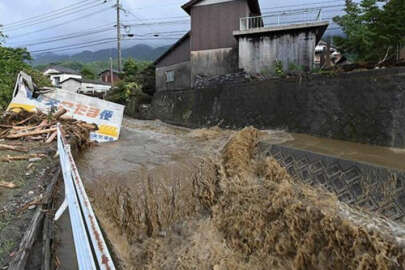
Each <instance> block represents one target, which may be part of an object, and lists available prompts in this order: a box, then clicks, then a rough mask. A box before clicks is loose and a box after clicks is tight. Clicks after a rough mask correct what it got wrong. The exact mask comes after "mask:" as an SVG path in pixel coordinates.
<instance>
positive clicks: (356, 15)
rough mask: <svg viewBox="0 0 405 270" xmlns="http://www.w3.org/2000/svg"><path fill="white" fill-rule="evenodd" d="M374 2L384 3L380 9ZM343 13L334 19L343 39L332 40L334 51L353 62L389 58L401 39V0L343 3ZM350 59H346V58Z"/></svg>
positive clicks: (404, 32) (404, 26)
mask: <svg viewBox="0 0 405 270" xmlns="http://www.w3.org/2000/svg"><path fill="white" fill-rule="evenodd" d="M378 2H384V3H385V4H384V5H383V6H382V7H380V6H379V5H378ZM345 11H346V14H345V15H343V16H338V17H335V18H334V21H335V22H336V23H337V24H338V25H340V26H341V28H342V30H343V32H344V33H345V36H344V37H335V38H334V43H335V45H336V46H337V48H338V49H339V50H340V51H341V52H343V53H345V54H346V55H348V56H352V58H353V60H355V61H370V62H382V61H385V60H388V59H392V58H393V57H394V56H395V53H396V49H397V48H398V46H399V44H400V43H401V41H403V38H404V36H405V20H404V19H403V18H404V16H405V0H389V1H388V0H387V1H381V0H379V1H377V0H362V1H361V3H360V4H359V3H355V2H354V1H352V0H346V8H345ZM349 58H350V57H349Z"/></svg>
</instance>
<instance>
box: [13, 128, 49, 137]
mask: <svg viewBox="0 0 405 270" xmlns="http://www.w3.org/2000/svg"><path fill="white" fill-rule="evenodd" d="M55 131H56V128H49V129H44V130H38V131H32V132H27V133H18V134H13V135H8V136H6V139H18V138H23V137H28V136H35V135H41V134H45V133H51V132H55Z"/></svg>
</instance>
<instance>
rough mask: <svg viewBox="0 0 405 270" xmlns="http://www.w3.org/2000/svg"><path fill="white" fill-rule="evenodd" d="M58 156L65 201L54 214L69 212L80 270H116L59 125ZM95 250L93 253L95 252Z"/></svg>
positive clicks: (59, 214)
mask: <svg viewBox="0 0 405 270" xmlns="http://www.w3.org/2000/svg"><path fill="white" fill-rule="evenodd" d="M57 131H58V153H59V158H60V164H61V167H62V173H63V180H64V183H65V200H64V202H63V203H62V205H61V206H60V208H59V209H58V211H57V212H56V214H55V220H58V219H59V218H60V216H61V215H62V214H63V212H64V211H65V210H66V208H68V209H69V215H70V221H71V225H72V232H73V240H74V245H75V251H76V257H77V262H78V266H79V269H80V270H93V269H94V270H96V269H101V270H115V266H114V263H113V261H112V259H111V256H110V253H109V251H108V248H107V245H106V243H105V241H104V238H103V234H102V232H101V230H100V227H99V225H98V222H97V219H96V216H95V215H94V212H93V208H92V207H91V204H90V201H89V198H88V197H87V194H86V191H85V189H84V185H83V183H82V180H81V178H80V175H79V171H78V169H77V167H76V163H75V161H74V159H73V155H72V152H71V150H70V145H69V144H67V143H66V141H65V138H64V136H63V134H62V129H61V126H60V124H58V126H57ZM93 250H94V253H93Z"/></svg>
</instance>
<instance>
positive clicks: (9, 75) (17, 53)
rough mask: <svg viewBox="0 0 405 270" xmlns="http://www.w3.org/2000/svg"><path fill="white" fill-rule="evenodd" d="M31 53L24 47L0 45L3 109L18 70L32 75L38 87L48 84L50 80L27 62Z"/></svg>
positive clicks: (1, 105) (0, 84)
mask: <svg viewBox="0 0 405 270" xmlns="http://www.w3.org/2000/svg"><path fill="white" fill-rule="evenodd" d="M30 60H31V55H30V54H29V52H28V51H27V50H26V49H21V48H18V49H13V48H6V47H1V46H0V70H1V72H0V108H1V109H4V108H6V106H7V105H8V103H9V102H10V100H11V95H12V92H13V89H14V84H15V80H16V78H17V75H18V73H19V72H20V71H24V72H26V73H28V74H29V75H31V76H32V77H33V80H34V82H35V83H36V84H37V86H39V87H43V86H50V85H51V83H50V81H49V80H48V79H47V78H45V77H44V76H43V75H42V74H41V73H40V72H38V71H36V70H34V69H33V68H32V67H31V66H30V65H28V64H27V62H28V61H30Z"/></svg>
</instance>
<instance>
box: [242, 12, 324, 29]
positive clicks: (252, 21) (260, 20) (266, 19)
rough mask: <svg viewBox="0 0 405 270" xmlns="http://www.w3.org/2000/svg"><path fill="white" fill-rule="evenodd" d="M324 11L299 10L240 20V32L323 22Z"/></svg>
mask: <svg viewBox="0 0 405 270" xmlns="http://www.w3.org/2000/svg"><path fill="white" fill-rule="evenodd" d="M321 15H322V9H319V8H315V9H297V10H291V11H287V12H281V13H280V12H279V13H269V14H265V15H262V16H255V17H245V18H241V19H240V30H241V31H245V30H250V29H258V28H264V27H272V26H277V25H289V24H297V23H309V22H318V21H321V20H322V17H321Z"/></svg>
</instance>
